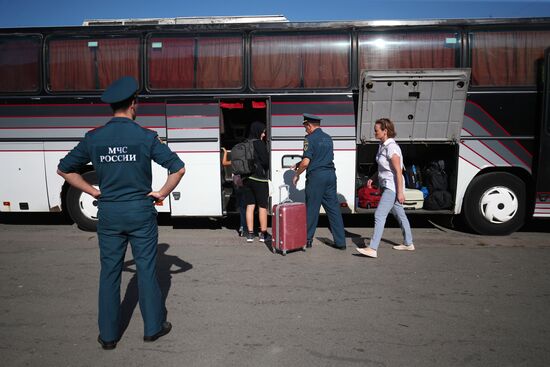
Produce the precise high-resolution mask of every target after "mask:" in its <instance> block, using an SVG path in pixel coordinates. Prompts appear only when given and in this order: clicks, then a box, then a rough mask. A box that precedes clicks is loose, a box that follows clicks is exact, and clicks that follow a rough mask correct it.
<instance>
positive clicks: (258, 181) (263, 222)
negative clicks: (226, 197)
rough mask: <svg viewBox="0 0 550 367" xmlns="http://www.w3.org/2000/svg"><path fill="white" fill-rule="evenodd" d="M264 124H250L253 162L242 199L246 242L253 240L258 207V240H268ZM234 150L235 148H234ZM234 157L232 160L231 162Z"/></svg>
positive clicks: (249, 138) (267, 168) (267, 191)
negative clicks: (255, 211)
mask: <svg viewBox="0 0 550 367" xmlns="http://www.w3.org/2000/svg"><path fill="white" fill-rule="evenodd" d="M266 137H267V135H266V130H265V124H264V123H263V122H260V121H254V122H253V123H252V124H251V125H250V132H249V134H248V142H249V143H250V142H252V144H251V145H252V148H253V152H252V153H253V154H252V155H253V164H252V171H251V173H250V175H248V176H247V177H245V178H244V180H243V184H244V190H243V199H244V203H245V205H246V226H247V228H248V233H247V234H246V242H254V210H255V208H256V206H257V207H258V219H259V221H260V233H259V234H258V237H259V240H260V242H266V241H269V240H270V238H271V236H270V235H269V234H268V233H267V207H268V202H269V179H268V172H269V153H268V152H267V142H266ZM234 150H235V148H234ZM233 161H234V159H233V160H232V162H233Z"/></svg>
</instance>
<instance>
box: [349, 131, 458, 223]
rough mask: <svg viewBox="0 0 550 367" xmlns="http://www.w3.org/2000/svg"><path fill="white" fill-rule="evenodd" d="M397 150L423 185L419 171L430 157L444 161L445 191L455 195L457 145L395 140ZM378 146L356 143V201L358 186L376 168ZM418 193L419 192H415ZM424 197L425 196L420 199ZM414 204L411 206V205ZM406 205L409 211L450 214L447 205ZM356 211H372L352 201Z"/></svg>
mask: <svg viewBox="0 0 550 367" xmlns="http://www.w3.org/2000/svg"><path fill="white" fill-rule="evenodd" d="M398 144H399V146H400V147H401V151H402V152H403V157H404V164H405V167H411V166H412V165H413V164H414V165H415V167H416V169H417V171H418V174H419V187H418V189H420V188H421V187H424V186H425V181H426V180H425V178H424V177H423V174H424V173H425V169H426V167H428V165H429V163H430V162H431V161H434V160H443V161H444V163H445V172H446V173H447V178H448V183H449V187H448V191H449V192H450V193H451V195H452V197H453V198H454V197H455V192H456V184H457V181H456V180H457V175H456V173H457V167H458V161H457V159H458V145H456V144H449V143H429V144H428V143H425V144H419V143H411V142H403V141H398ZM377 150H378V144H362V145H359V146H357V162H358V164H357V175H356V183H355V185H356V198H357V200H356V203H357V204H359V200H360V198H359V190H360V189H361V188H362V187H363V186H364V185H365V184H366V182H367V180H368V178H369V177H371V176H372V175H373V174H374V173H375V172H376V170H377V165H376V159H375V157H376V152H377ZM409 195H411V193H410V194H409ZM416 195H417V196H418V195H419V194H418V193H416ZM424 200H425V199H424ZM413 207H414V210H412V208H413ZM408 208H411V210H410V211H407V212H410V213H423V214H429V213H443V214H451V213H452V210H451V209H444V210H426V209H424V208H423V206H420V207H419V204H418V203H417V204H415V205H414V206H413V205H412V204H411V205H408ZM356 211H357V212H358V213H371V212H374V209H373V207H372V206H371V208H361V207H360V206H359V205H356Z"/></svg>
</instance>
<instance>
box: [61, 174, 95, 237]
mask: <svg viewBox="0 0 550 367" xmlns="http://www.w3.org/2000/svg"><path fill="white" fill-rule="evenodd" d="M82 178H84V180H86V181H87V182H88V183H89V184H91V185H93V186H96V187H97V183H98V181H97V175H96V173H95V171H89V172H85V173H83V174H82ZM66 207H67V211H68V213H69V216H70V217H71V219H72V220H73V221H74V222H75V223H76V225H77V226H78V228H80V229H82V230H84V231H89V232H95V231H97V199H95V198H93V197H92V196H90V195H88V194H86V193H85V192H82V191H80V190H79V189H77V188H75V187H73V186H70V187H69V189H68V190H67V195H66Z"/></svg>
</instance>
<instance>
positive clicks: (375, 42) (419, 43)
mask: <svg viewBox="0 0 550 367" xmlns="http://www.w3.org/2000/svg"><path fill="white" fill-rule="evenodd" d="M457 37H458V36H457V34H456V33H384V34H377V33H363V34H360V35H359V69H360V70H362V69H370V70H380V69H416V68H453V67H456V66H458V64H457V49H458V47H457V45H458V44H459V40H458V38H457Z"/></svg>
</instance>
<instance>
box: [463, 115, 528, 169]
mask: <svg viewBox="0 0 550 367" xmlns="http://www.w3.org/2000/svg"><path fill="white" fill-rule="evenodd" d="M468 117H469V118H470V119H472V121H474V122H476V123H477V124H478V125H479V126H480V127H481V128H483V129H484V130H485V131H487V130H486V129H485V128H484V127H483V126H481V124H480V123H479V122H478V121H476V120H475V119H473V118H472V117H470V116H468ZM463 129H464V130H466V131H468V129H466V128H464V127H463ZM468 133H469V134H470V135H471V136H474V135H473V134H472V132H471V131H468ZM487 133H489V131H487ZM489 136H491V135H489ZM475 137H476V138H477V139H478V141H479V142H480V143H481V144H483V145H484V146H486V147H487V149H489V150H490V151H492V152H493V153H495V154H496V155H497V156H499V157H500V158H501V159H502V160H503V161H505V162H506V163H508V164H509V165H510V166H513V164H512V163H510V162H509V161H508V160H507V159H506V158H504V157H503V156H501V155H500V154H498V153H497V152H496V151H495V150H494V149H493V148H491V147H490V146H489V145H488V144H486V143H485V142H483V137H479V136H475ZM496 142H497V143H499V144H500V145H501V146H503V147H504V149H506V150H507V151H508V152H510V153H511V154H512V155H513V156H514V157H516V158H517V159H518V160H519V161H520V162H521V163H523V164H524V165H525V167H527V168H528V169H531V166H530V165H529V164H527V163H526V162H525V161H524V160H523V159H521V158H520V157H518V156H517V155H516V154H515V153H514V152H513V151H511V150H510V148H508V147H507V146H506V145H505V144H503V143H502V142H501V141H500V140H496Z"/></svg>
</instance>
